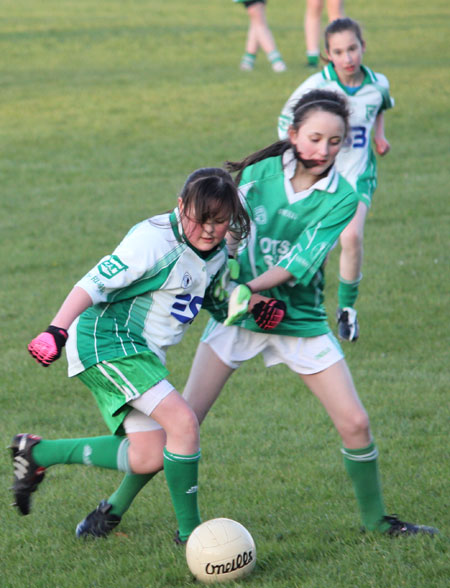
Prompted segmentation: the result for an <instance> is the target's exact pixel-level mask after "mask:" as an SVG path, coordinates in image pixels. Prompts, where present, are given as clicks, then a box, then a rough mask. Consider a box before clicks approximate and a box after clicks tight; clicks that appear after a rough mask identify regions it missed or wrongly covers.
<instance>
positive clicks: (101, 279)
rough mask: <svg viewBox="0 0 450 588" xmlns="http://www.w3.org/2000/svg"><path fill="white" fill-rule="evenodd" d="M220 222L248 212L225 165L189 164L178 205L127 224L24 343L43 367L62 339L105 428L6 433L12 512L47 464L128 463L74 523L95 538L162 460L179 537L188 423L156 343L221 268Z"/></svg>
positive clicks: (191, 468) (191, 480)
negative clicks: (52, 436) (99, 432)
mask: <svg viewBox="0 0 450 588" xmlns="http://www.w3.org/2000/svg"><path fill="white" fill-rule="evenodd" d="M230 223H232V224H233V230H234V229H236V230H238V231H241V230H242V231H243V232H244V233H245V232H246V231H247V228H248V216H247V214H246V212H245V210H244V209H243V207H242V204H241V202H240V200H239V196H238V192H237V189H236V186H235V184H234V182H233V179H232V178H231V176H230V174H228V172H226V171H225V170H222V169H219V168H203V169H200V170H197V171H196V172H194V173H193V174H191V175H190V176H189V178H188V179H187V181H186V183H185V186H184V188H183V190H182V192H181V194H180V196H179V198H178V207H177V208H176V209H175V210H174V211H173V212H172V213H167V214H164V215H160V216H157V217H153V218H151V219H147V220H145V221H143V222H142V223H139V224H138V225H136V226H135V227H133V229H132V230H131V231H130V232H129V233H128V235H126V237H125V238H124V239H123V241H122V242H121V243H120V244H119V245H118V247H117V248H116V249H115V251H114V252H113V254H112V255H110V256H107V257H105V258H103V259H102V260H100V262H99V263H98V264H97V265H96V266H95V267H94V268H92V270H91V271H90V272H89V273H88V274H87V275H86V276H85V277H84V278H82V279H81V280H80V281H79V282H78V283H77V284H76V285H75V287H74V288H73V289H72V291H71V292H70V294H69V295H68V297H67V298H66V300H65V301H64V303H63V304H62V306H61V308H60V310H59V311H58V312H57V314H56V316H55V318H54V319H53V321H52V324H51V326H50V327H49V328H48V329H47V330H46V331H45V332H44V333H41V334H40V335H38V336H37V337H36V338H35V339H33V341H32V342H31V343H30V345H29V346H28V349H29V351H30V353H31V355H32V356H33V357H35V358H36V360H37V361H38V362H39V363H41V364H42V365H43V366H44V367H46V366H48V365H50V364H51V363H52V362H53V361H55V360H56V359H58V358H59V357H60V355H61V350H62V348H63V347H64V346H65V344H66V341H67V347H66V350H67V359H68V363H69V375H71V376H72V375H77V376H78V377H79V378H80V379H81V380H82V381H83V383H85V384H86V385H87V386H88V387H89V388H90V390H91V391H92V393H93V395H94V397H95V399H96V401H97V404H98V406H99V408H100V411H101V412H102V416H103V417H104V419H105V421H106V424H107V425H108V427H109V428H110V430H111V433H112V434H111V435H109V436H101V437H88V438H85V439H58V440H48V439H41V438H40V437H37V436H35V435H30V434H19V435H16V436H15V437H14V439H13V442H12V446H11V450H12V458H13V465H14V482H13V492H14V498H15V505H16V506H17V507H18V510H19V512H20V513H21V514H23V515H26V514H28V513H29V511H30V506H31V505H30V499H31V494H32V492H34V491H35V490H36V489H37V487H38V485H39V484H40V483H41V482H42V480H43V478H44V475H45V470H46V468H47V467H50V466H52V465H55V464H62V463H64V464H73V463H76V464H84V465H96V466H99V467H103V468H111V469H118V470H120V471H124V472H127V476H126V479H125V480H124V484H123V486H122V489H121V493H122V495H121V497H119V498H118V499H117V500H116V501H114V500H112V501H111V502H108V501H102V502H101V503H100V505H99V506H98V508H97V509H96V510H95V511H93V512H92V513H91V514H90V515H89V516H88V517H87V518H86V519H85V520H84V521H82V523H80V525H78V527H77V536H79V537H86V536H92V535H93V536H104V535H106V534H107V533H108V532H110V531H111V530H112V529H113V528H114V527H115V526H116V525H117V524H118V522H119V521H120V518H121V514H122V512H123V509H124V500H125V501H126V500H128V499H130V497H133V496H134V495H135V493H136V492H138V491H139V489H140V488H141V487H142V484H143V483H145V482H146V481H148V479H149V478H150V477H151V475H152V474H153V473H154V472H156V471H158V470H159V469H161V468H162V467H163V466H164V472H165V476H166V479H167V484H168V486H169V490H170V493H171V497H172V501H173V505H174V508H175V513H176V516H177V521H178V531H177V535H176V541H177V542H178V543H184V542H185V541H186V539H187V537H188V536H189V534H190V533H191V532H192V530H193V529H194V528H195V527H196V526H197V525H198V524H199V523H200V516H199V511H198V504H197V489H198V461H199V459H200V447H199V426H198V421H197V417H196V415H195V413H194V412H193V411H192V409H191V408H190V407H189V405H188V404H187V403H186V401H185V400H184V399H183V398H182V397H181V396H180V394H178V392H177V391H176V390H175V389H174V387H173V386H172V385H171V384H170V383H169V381H168V380H167V379H166V377H167V375H168V371H167V369H166V367H165V353H166V349H167V348H168V347H170V346H172V345H175V344H176V343H178V341H180V339H181V338H182V336H183V334H184V332H185V331H186V329H187V328H188V326H189V325H190V324H191V323H192V321H193V319H194V318H195V316H196V315H197V314H198V312H199V310H200V307H201V306H202V304H203V302H204V301H205V302H206V303H208V297H209V295H210V291H211V289H214V287H215V281H217V279H219V278H220V276H221V274H222V273H223V272H224V270H225V268H226V264H227V259H228V256H227V251H226V246H225V241H224V237H225V234H226V232H227V230H228V227H229V225H230ZM124 496H126V498H124ZM131 499H132V498H131ZM125 510H126V508H125Z"/></svg>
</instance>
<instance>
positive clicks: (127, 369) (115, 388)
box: [78, 351, 169, 435]
mask: <svg viewBox="0 0 450 588" xmlns="http://www.w3.org/2000/svg"><path fill="white" fill-rule="evenodd" d="M168 374H169V371H168V370H167V368H166V367H165V366H164V365H163V364H162V363H161V361H160V360H159V358H158V357H157V355H156V354H155V353H153V352H152V351H144V352H142V353H138V354H136V355H128V356H127V357H120V358H119V359H113V360H105V361H102V362H100V363H97V364H95V365H93V366H92V367H90V368H88V369H87V370H85V371H84V372H81V373H80V374H78V378H79V379H80V380H81V381H82V382H83V384H85V385H86V386H87V387H88V388H89V390H90V391H91V392H92V394H93V395H94V398H95V400H96V401H97V405H98V407H99V409H100V412H101V413H102V416H103V419H104V421H105V422H106V424H107V425H108V428H109V429H110V431H111V432H112V433H113V434H115V435H124V434H125V431H124V429H123V424H122V423H123V420H124V418H125V417H126V416H127V414H128V413H129V412H130V410H131V409H132V407H131V406H129V405H128V404H127V403H128V402H130V400H134V399H135V398H138V397H139V396H140V395H141V394H143V393H144V392H147V390H149V389H150V388H152V387H153V386H155V385H156V384H157V383H158V382H160V381H161V380H164V378H166V377H167V376H168Z"/></svg>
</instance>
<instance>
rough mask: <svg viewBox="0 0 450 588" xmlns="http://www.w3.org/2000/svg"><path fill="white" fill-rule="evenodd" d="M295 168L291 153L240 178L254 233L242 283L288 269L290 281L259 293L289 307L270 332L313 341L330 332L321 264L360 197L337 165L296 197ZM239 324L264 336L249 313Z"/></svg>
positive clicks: (245, 251) (243, 251)
mask: <svg viewBox="0 0 450 588" xmlns="http://www.w3.org/2000/svg"><path fill="white" fill-rule="evenodd" d="M296 165H297V162H296V160H295V157H294V155H293V153H292V150H288V151H287V152H285V153H284V155H283V156H277V157H270V158H267V159H264V160H262V161H260V162H258V163H255V164H253V165H250V166H248V167H247V168H245V170H244V172H243V174H242V180H241V183H240V192H241V195H242V198H243V201H244V202H245V204H246V207H247V210H248V213H249V215H250V217H251V231H250V235H249V237H248V238H247V239H246V240H245V241H243V243H242V245H241V247H240V248H239V251H238V261H239V265H240V267H241V273H240V276H239V281H240V282H244V283H245V282H248V281H249V280H251V279H253V278H255V277H256V276H258V275H260V274H262V273H263V272H265V271H266V270H268V269H270V268H271V267H273V266H276V265H278V266H280V267H283V268H285V269H286V270H288V271H289V272H290V273H292V275H293V278H292V280H290V281H289V282H287V283H285V284H282V285H281V286H278V287H276V288H272V289H271V290H268V291H263V292H261V294H263V295H265V296H270V297H274V298H277V299H278V300H282V301H283V302H284V303H285V304H286V307H287V312H286V316H285V318H284V319H283V321H282V322H281V323H280V324H279V325H278V327H276V328H275V329H273V330H272V331H270V332H271V333H273V334H279V335H291V336H296V337H314V336H316V335H322V334H324V333H327V332H329V331H330V328H329V326H328V323H327V317H326V312H325V308H324V306H323V289H324V268H323V266H324V262H325V260H326V257H327V254H328V252H329V251H330V249H331V248H332V247H333V245H334V243H335V242H336V239H337V238H338V236H339V234H340V233H341V231H342V230H343V229H344V227H345V226H346V225H347V224H348V223H349V222H350V220H351V219H352V218H353V216H354V214H355V211H356V207H357V204H358V197H357V195H356V193H355V192H354V190H353V188H352V187H351V186H350V184H349V183H348V182H347V181H346V180H345V179H344V178H342V177H341V176H340V175H339V174H338V173H337V171H336V169H335V168H334V167H332V168H331V170H330V171H329V173H328V175H327V176H326V177H325V178H322V179H321V180H319V181H318V182H316V183H315V184H314V185H313V186H312V187H311V188H310V189H309V190H304V191H302V192H298V193H295V192H294V190H293V188H292V184H291V181H290V179H291V178H292V177H293V175H294V173H295V169H296ZM217 320H220V319H219V318H218V319H217ZM236 324H238V325H239V326H241V327H244V328H246V329H250V330H252V331H258V332H261V329H260V328H259V327H258V326H257V325H256V323H255V321H254V319H253V317H252V316H250V315H246V316H245V318H244V319H243V320H241V322H240V323H239V322H238V323H236Z"/></svg>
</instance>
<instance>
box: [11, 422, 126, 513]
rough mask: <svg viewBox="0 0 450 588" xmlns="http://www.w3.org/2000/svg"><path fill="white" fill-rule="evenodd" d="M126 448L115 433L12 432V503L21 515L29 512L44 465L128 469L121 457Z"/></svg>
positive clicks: (123, 438)
mask: <svg viewBox="0 0 450 588" xmlns="http://www.w3.org/2000/svg"><path fill="white" fill-rule="evenodd" d="M127 450H128V441H127V439H126V438H125V437H120V436H117V435H107V436H101V437H86V438H80V439H56V440H48V439H41V438H40V437H38V436H36V435H30V434H28V433H25V434H20V435H16V436H15V437H14V438H13V441H12V444H11V451H12V458H13V467H14V478H13V493H14V499H15V506H17V507H18V509H19V512H20V513H21V514H23V515H26V514H28V513H29V512H30V508H31V494H32V493H33V492H35V491H36V490H37V487H38V485H39V484H40V483H41V482H42V480H43V479H44V476H45V470H46V468H48V467H50V466H52V465H56V464H82V465H88V466H91V465H94V466H98V467H102V468H109V469H119V470H122V471H128V470H127V466H126V465H124V459H123V458H124V456H125V462H126V455H127Z"/></svg>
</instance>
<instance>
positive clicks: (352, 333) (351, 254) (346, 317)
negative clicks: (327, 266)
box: [337, 202, 369, 341]
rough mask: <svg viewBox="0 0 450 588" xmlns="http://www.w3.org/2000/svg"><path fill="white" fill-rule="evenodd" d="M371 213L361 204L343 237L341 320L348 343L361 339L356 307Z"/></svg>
mask: <svg viewBox="0 0 450 588" xmlns="http://www.w3.org/2000/svg"><path fill="white" fill-rule="evenodd" d="M368 210H369V209H368V207H367V205H366V204H365V203H363V202H360V203H359V204H358V208H357V210H356V214H355V216H354V217H353V218H352V220H351V221H350V222H349V224H348V225H347V226H346V227H345V229H344V230H343V231H342V233H341V236H340V242H341V254H340V258H339V288H338V307H339V308H338V311H337V321H338V334H339V337H340V338H341V339H343V340H347V341H356V339H357V338H358V336H359V325H358V320H357V318H356V310H355V309H354V306H355V302H356V299H357V297H358V292H359V283H360V281H361V268H362V262H363V253H364V250H363V240H364V225H365V222H366V216H367V212H368Z"/></svg>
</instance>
